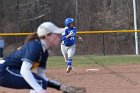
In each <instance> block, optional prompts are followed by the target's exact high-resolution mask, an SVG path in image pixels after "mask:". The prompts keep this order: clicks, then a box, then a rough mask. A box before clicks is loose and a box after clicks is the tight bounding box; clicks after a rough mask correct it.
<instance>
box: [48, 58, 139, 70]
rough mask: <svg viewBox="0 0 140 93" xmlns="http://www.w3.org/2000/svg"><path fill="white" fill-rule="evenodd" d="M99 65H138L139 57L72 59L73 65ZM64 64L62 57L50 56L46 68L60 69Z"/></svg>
mask: <svg viewBox="0 0 140 93" xmlns="http://www.w3.org/2000/svg"><path fill="white" fill-rule="evenodd" d="M98 63H100V64H104V65H123V64H140V56H139V55H119V56H116V55H114V56H94V55H85V56H84V55H81V56H74V57H73V65H74V66H78V67H82V66H84V67H85V66H95V65H98ZM65 65H66V64H65V62H64V58H63V57H62V56H51V57H49V59H48V66H47V67H48V68H61V67H64V66H65Z"/></svg>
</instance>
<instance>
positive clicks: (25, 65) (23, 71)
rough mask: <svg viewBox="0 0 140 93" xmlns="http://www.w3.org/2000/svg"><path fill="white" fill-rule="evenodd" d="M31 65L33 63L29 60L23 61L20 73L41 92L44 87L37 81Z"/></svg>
mask: <svg viewBox="0 0 140 93" xmlns="http://www.w3.org/2000/svg"><path fill="white" fill-rule="evenodd" d="M31 67H32V64H31V63H29V62H27V61H23V63H22V66H21V70H20V73H21V75H22V76H23V78H24V79H25V81H26V82H27V83H28V84H29V85H30V86H31V87H32V88H33V89H34V90H35V91H36V92H39V91H41V90H43V88H42V87H41V86H40V85H39V84H38V83H37V81H36V80H35V78H34V76H33V74H32V72H31V70H30V69H31Z"/></svg>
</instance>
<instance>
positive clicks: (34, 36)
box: [24, 32, 39, 44]
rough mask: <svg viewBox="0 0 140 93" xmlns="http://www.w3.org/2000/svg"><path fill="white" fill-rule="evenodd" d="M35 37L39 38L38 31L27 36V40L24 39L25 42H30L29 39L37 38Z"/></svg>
mask: <svg viewBox="0 0 140 93" xmlns="http://www.w3.org/2000/svg"><path fill="white" fill-rule="evenodd" d="M35 39H39V37H38V35H37V33H36V32H35V33H33V34H30V35H29V36H27V37H26V39H25V41H24V44H25V43H28V42H29V41H31V40H35Z"/></svg>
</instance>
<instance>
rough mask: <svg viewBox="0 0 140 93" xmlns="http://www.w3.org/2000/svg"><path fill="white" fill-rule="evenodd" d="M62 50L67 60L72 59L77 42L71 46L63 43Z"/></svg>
mask: <svg viewBox="0 0 140 93" xmlns="http://www.w3.org/2000/svg"><path fill="white" fill-rule="evenodd" d="M61 52H62V54H63V56H64V59H65V62H67V59H72V57H73V56H74V54H75V44H74V45H72V46H69V47H67V46H65V45H63V44H61Z"/></svg>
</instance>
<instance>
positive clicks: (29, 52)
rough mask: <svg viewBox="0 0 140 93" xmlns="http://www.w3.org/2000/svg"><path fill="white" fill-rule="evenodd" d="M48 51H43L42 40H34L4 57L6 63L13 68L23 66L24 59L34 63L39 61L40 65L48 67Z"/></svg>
mask: <svg viewBox="0 0 140 93" xmlns="http://www.w3.org/2000/svg"><path fill="white" fill-rule="evenodd" d="M47 58H48V51H47V50H46V51H45V52H43V49H42V45H41V42H40V40H38V39H36V40H32V41H30V42H28V43H27V44H25V45H24V46H22V47H21V48H20V49H19V50H16V51H15V52H13V53H12V54H10V55H9V56H8V57H6V58H4V60H5V61H6V65H7V66H8V67H11V68H19V69H20V68H21V65H22V62H23V61H28V62H30V63H32V64H34V63H38V66H39V67H42V68H46V61H47Z"/></svg>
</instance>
